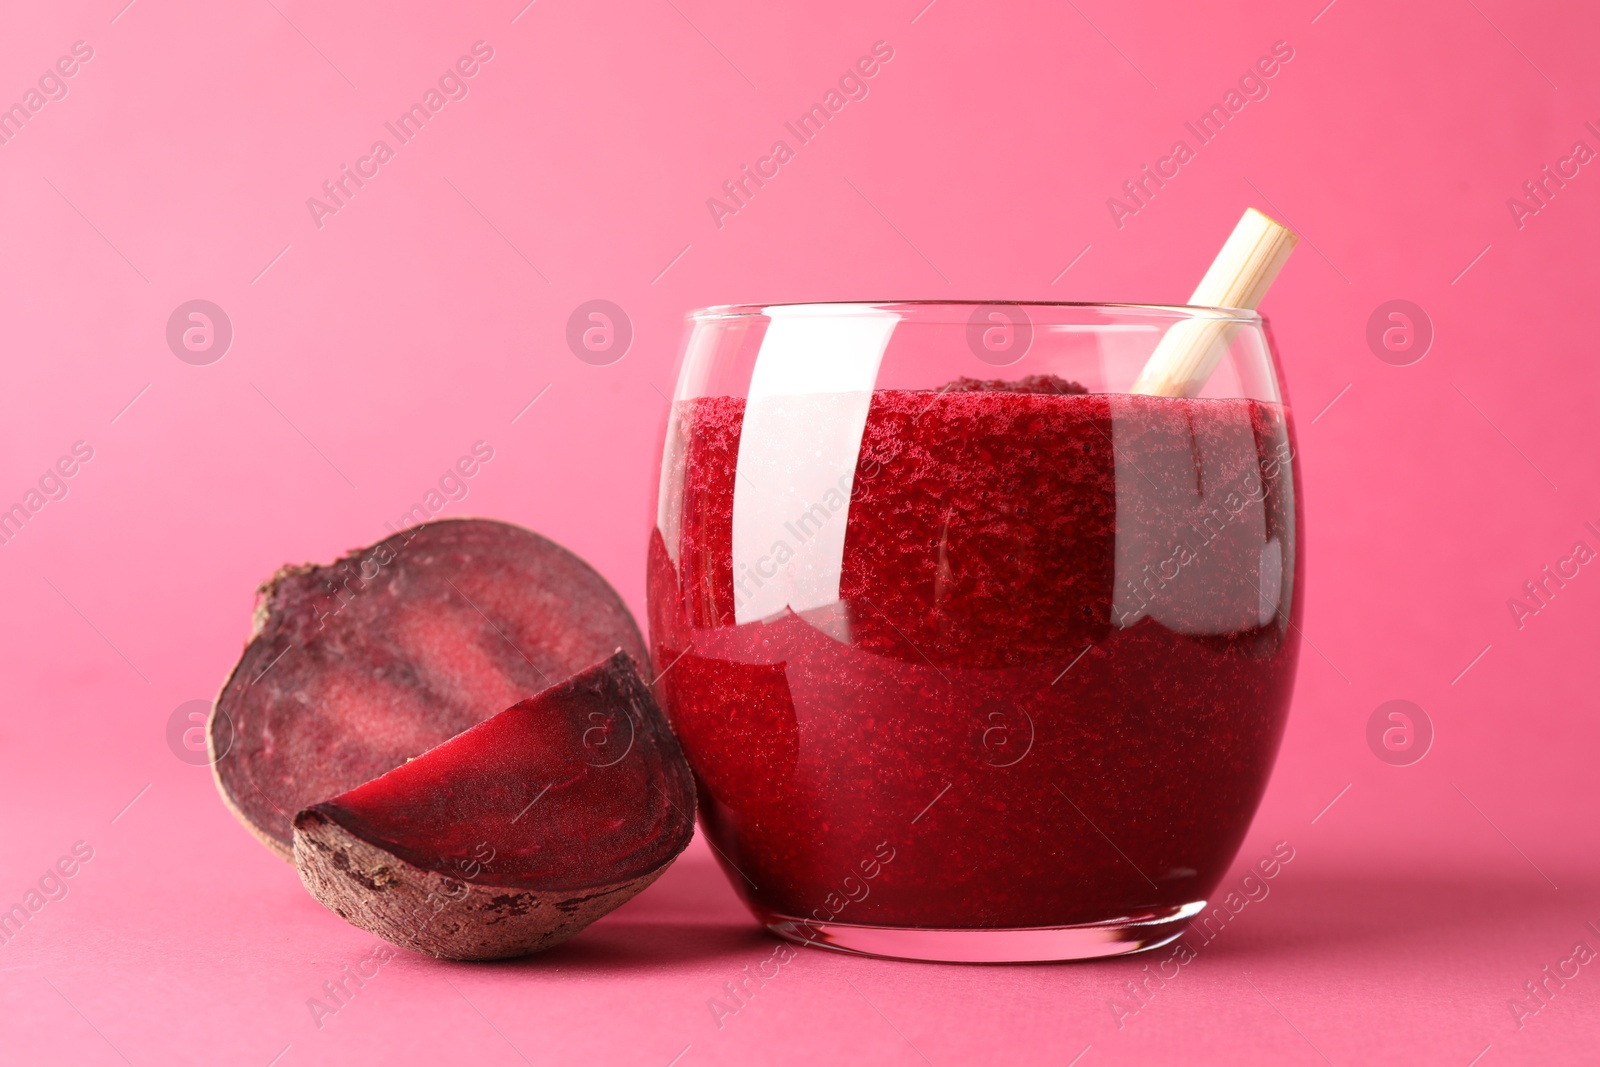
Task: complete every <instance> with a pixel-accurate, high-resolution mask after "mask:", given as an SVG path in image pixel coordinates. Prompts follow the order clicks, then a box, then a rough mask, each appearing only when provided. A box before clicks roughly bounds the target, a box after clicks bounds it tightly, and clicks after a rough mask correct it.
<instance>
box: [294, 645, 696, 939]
mask: <svg viewBox="0 0 1600 1067" xmlns="http://www.w3.org/2000/svg"><path fill="white" fill-rule="evenodd" d="M694 802H695V793H694V778H693V775H692V774H691V773H690V771H689V765H688V763H686V762H685V761H684V758H683V753H682V752H681V751H680V750H679V748H678V742H677V741H676V740H675V739H674V738H673V736H672V733H671V731H670V730H668V728H667V721H666V717H665V716H664V715H663V714H662V713H661V710H660V709H659V708H658V707H657V706H656V703H655V701H654V699H652V697H651V696H650V691H649V688H648V687H647V686H646V685H645V683H644V682H643V681H641V680H640V678H639V675H638V673H637V672H636V671H635V670H634V667H633V662H632V660H631V659H630V658H629V657H628V656H627V654H626V653H623V652H618V653H617V654H616V655H615V656H613V657H611V658H610V659H609V660H607V661H605V662H604V663H600V664H597V665H596V666H594V667H592V668H590V669H589V670H586V671H584V672H582V673H581V674H578V675H576V676H575V677H573V678H570V679H568V680H567V681H565V682H562V683H561V684H559V685H556V686H554V687H552V688H550V689H547V690H545V691H544V692H543V693H540V694H539V695H538V696H536V697H533V698H532V699H529V700H524V701H523V702H522V703H520V704H517V705H516V706H514V707H512V708H511V709H509V710H508V711H503V712H501V713H500V714H499V715H496V716H494V717H493V718H491V719H488V720H487V721H485V722H482V723H480V724H478V725H477V726H474V727H472V728H471V729H470V730H467V731H466V732H465V733H463V734H459V735H458V736H456V737H453V738H451V739H450V740H448V741H446V742H445V743H444V744H442V745H440V746H438V747H437V748H434V749H431V750H429V751H428V752H425V753H423V754H422V755H421V756H418V757H417V758H416V759H414V760H412V761H410V762H409V763H406V764H404V765H402V766H400V767H396V768H395V769H394V770H392V771H390V772H389V773H388V774H385V775H383V776H382V777H381V778H377V779H374V780H373V781H371V782H368V783H367V784H365V785H362V786H358V787H357V788H355V789H352V790H350V791H349V792H347V793H343V794H341V795H339V796H336V797H334V798H333V799H332V800H329V801H325V802H324V803H321V804H317V805H315V806H313V807H311V808H309V809H307V810H305V811H302V812H301V813H300V814H299V815H298V816H297V817H296V818H295V821H294V859H295V865H296V866H297V867H298V868H299V871H300V879H301V881H303V882H304V883H305V885H306V888H307V889H309V890H310V891H311V895H312V896H314V897H316V898H317V900H319V901H321V902H322V903H323V904H324V905H326V906H327V907H328V908H330V909H331V910H333V911H335V912H337V913H338V914H339V915H341V916H343V917H344V918H345V919H346V920H347V921H349V922H351V923H353V924H355V925H356V926H359V927H361V928H362V929H364V930H367V931H370V932H371V933H374V934H377V935H378V936H379V937H381V938H383V939H385V940H387V941H391V942H393V943H394V944H397V945H402V946H404V947H406V948H410V949H414V950H416V951H418V952H425V953H428V954H429V955H432V956H438V957H440V958H443V959H456V960H485V959H499V958H501V957H505V956H521V955H526V954H527V953H530V952H538V951H540V950H541V949H546V948H550V947H551V946H553V945H557V944H559V943H561V942H562V941H565V940H566V939H567V938H569V937H571V936H572V935H573V934H575V933H577V932H578V931H579V930H581V929H583V928H584V927H585V926H587V925H589V924H590V923H592V922H594V921H595V920H596V919H598V918H600V916H602V915H604V914H605V913H606V912H608V911H610V910H611V909H613V908H615V907H617V906H618V905H619V904H621V903H623V902H624V901H626V900H627V899H628V898H630V897H632V896H633V895H634V894H635V893H637V892H639V891H640V890H641V889H643V888H644V887H645V886H647V885H649V884H650V883H651V882H653V881H655V880H656V877H657V876H658V875H660V874H661V872H662V871H664V870H666V868H667V866H668V865H669V864H670V863H671V862H672V860H673V858H674V857H675V856H677V855H678V853H680V852H682V851H683V849H684V846H686V845H687V844H688V843H689V838H690V836H691V835H692V834H693V832H694Z"/></svg>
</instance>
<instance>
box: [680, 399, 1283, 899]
mask: <svg viewBox="0 0 1600 1067" xmlns="http://www.w3.org/2000/svg"><path fill="white" fill-rule="evenodd" d="M745 407H746V401H745V400H743V399H740V398H736V397H705V398H699V399H691V400H686V401H681V402H680V404H679V407H678V408H677V413H676V418H677V420H678V424H679V426H680V427H681V428H682V431H683V440H684V447H683V449H682V451H681V454H680V455H679V456H678V457H677V458H676V459H669V462H674V463H678V464H681V469H676V470H674V471H672V472H669V473H670V474H671V476H672V477H673V478H674V479H675V480H676V481H675V484H676V485H679V486H681V488H680V489H679V490H678V491H677V492H676V496H675V502H674V503H673V505H672V506H673V507H675V508H681V512H679V513H677V514H676V516H675V518H676V523H675V527H676V530H677V534H678V536H677V540H678V542H679V543H678V544H677V545H675V546H673V549H674V550H673V551H670V552H669V551H668V546H667V544H666V543H665V541H664V540H663V536H662V533H661V532H660V530H659V529H658V530H657V531H656V532H655V534H654V536H653V537H652V541H651V546H650V557H649V601H650V631H651V642H652V652H653V655H654V658H655V661H656V669H657V670H658V671H661V670H665V674H663V675H662V676H661V678H660V680H659V682H658V683H657V684H658V689H659V691H660V694H661V696H662V698H663V703H664V705H665V707H666V709H667V711H668V713H669V715H670V717H671V719H672V722H673V726H674V728H675V729H676V731H677V733H678V736H679V737H680V739H681V741H682V744H683V748H684V751H685V753H686V755H687V756H688V758H689V760H690V762H691V764H692V765H693V767H694V769H695V772H696V775H697V778H698V781H699V787H700V800H701V820H702V825H703V827H704V830H705V832H706V833H707V835H708V837H709V838H710V840H711V842H712V844H713V845H714V846H715V847H716V849H717V850H718V851H719V852H720V854H721V860H722V862H723V863H724V866H725V868H727V869H728V870H729V878H730V880H731V881H732V882H733V884H734V885H735V886H737V887H738V888H739V889H740V891H741V892H742V893H743V894H744V896H745V898H746V899H747V901H748V902H749V903H750V905H751V906H752V908H753V909H754V910H755V911H756V913H757V915H758V917H760V918H762V919H763V920H764V921H774V920H781V919H784V918H792V919H800V920H806V921H816V922H828V921H836V922H840V923H864V924H874V925H881V926H921V927H950V928H985V927H1038V926H1060V925H1066V924H1072V923H1080V922H1100V921H1104V920H1109V919H1113V918H1117V917H1124V916H1137V915H1167V914H1171V912H1172V910H1173V909H1176V908H1179V907H1181V906H1183V905H1188V904H1191V903H1193V902H1197V901H1200V900H1203V899H1204V898H1205V897H1206V896H1207V894H1209V893H1210V892H1211V890H1212V889H1213V888H1215V886H1216V884H1217V883H1218V881H1219V880H1220V879H1221V877H1222V875H1223V874H1224V872H1225V869H1226V867H1227V865H1228V863H1229V862H1230V861H1231V860H1232V858H1233V855H1234V853H1235V851H1236V850H1237V848H1238V846H1239V843H1240V841H1241V839H1242V838H1243V835H1244V833H1245V831H1246V829H1247V827H1248V825H1249V822H1250V819H1251V817H1252V815H1253V814H1254V812H1255V808H1256V805H1257V803H1258V801H1259V799H1260V796H1261V793H1262V790H1263V788H1264V787H1265V784H1266V781H1267V776H1268V774H1269V772H1270V769H1271V766H1272V761H1273V758H1274V755H1275V753H1276V751H1277V747H1278V742H1279V738H1280V736H1281V733H1282V730H1283V724H1284V717H1285V714H1286V711H1287V707H1288V701H1289V695H1290V689H1291V686H1292V680H1293V677H1294V665H1295V659H1296V656H1297V653H1298V631H1297V630H1296V629H1293V628H1292V627H1293V626H1294V624H1295V622H1297V620H1298V615H1299V598H1298V596H1297V595H1296V593H1297V591H1298V586H1299V560H1298V553H1297V551H1296V548H1297V543H1296V538H1295V524H1296V502H1295V499H1294V492H1293V486H1294V476H1293V473H1292V471H1291V461H1292V449H1291V436H1290V428H1289V425H1288V421H1287V416H1286V414H1285V411H1284V409H1283V408H1282V407H1281V406H1279V405H1276V404H1269V403H1262V402H1258V401H1254V400H1245V399H1228V400H1210V399H1172V398H1164V397H1145V396H1131V395H1123V394H1089V393H1085V392H1083V390H1082V389H1081V387H1078V386H1076V385H1074V384H1072V383H1069V382H1064V381H1062V380H1060V379H1056V378H1029V379H1024V380H1022V381H1020V382H1013V383H1003V382H976V381H971V380H968V379H962V380H961V381H960V382H957V383H953V385H952V386H951V387H947V389H945V390H943V391H938V392H936V391H933V390H926V391H923V390H879V391H877V392H874V393H873V394H872V398H871V402H870V406H869V407H868V411H867V417H866V424H865V429H864V431H863V433H862V438H861V446H860V450H859V458H858V460H857V462H856V465H855V470H854V472H853V478H852V479H850V480H849V481H848V482H847V484H846V492H847V494H848V507H847V508H846V507H840V508H838V509H836V510H835V511H834V512H832V513H829V512H827V511H824V513H823V514H824V515H826V516H827V521H828V522H833V523H844V524H845V528H844V552H843V561H842V567H841V570H840V573H839V578H838V587H839V593H838V603H837V604H834V605H831V606H828V607H825V608H821V609H812V610H807V611H803V612H800V613H796V612H794V611H793V610H783V611H779V612H776V613H774V614H771V615H769V616H767V617H765V618H762V619H759V620H755V621H744V622H742V623H739V622H736V607H737V605H738V604H739V602H740V601H741V599H743V598H744V597H747V596H748V595H750V593H751V592H752V591H753V588H754V587H753V585H752V584H751V583H752V582H755V581H758V580H760V576H759V575H757V574H755V573H753V572H752V571H751V570H750V569H749V568H748V567H742V568H741V567H737V566H736V563H735V561H734V559H733V548H732V534H731V529H732V526H733V511H734V497H735V494H736V491H737V486H738V484H739V482H738V479H739V477H740V475H739V474H738V473H737V471H736V461H737V458H738V456H739V454H740V435H741V429H742V427H743V425H744V413H745ZM668 528H672V527H671V526H670V525H669V527H668ZM794 532H795V533H796V534H797V535H799V536H801V537H802V538H803V537H804V536H806V535H812V536H814V535H815V534H816V528H815V524H801V525H799V526H797V527H795V528H794ZM674 559H675V560H676V562H674ZM775 566H781V563H778V564H774V563H772V562H768V563H767V564H765V566H764V567H763V569H762V573H767V572H768V571H770V570H772V569H773V568H774V567H775Z"/></svg>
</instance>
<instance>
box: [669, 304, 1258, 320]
mask: <svg viewBox="0 0 1600 1067" xmlns="http://www.w3.org/2000/svg"><path fill="white" fill-rule="evenodd" d="M966 307H1030V308H1064V309H1065V308H1070V309H1076V310H1098V311H1114V312H1121V313H1124V314H1129V313H1136V314H1143V315H1145V316H1147V317H1150V318H1160V319H1171V320H1181V319H1213V320H1226V321H1229V322H1240V323H1260V322H1263V321H1265V320H1264V319H1263V317H1262V315H1261V314H1260V313H1259V312H1257V311H1255V310H1253V309H1251V308H1234V307H1214V306H1209V305H1205V304H1137V303H1117V302H1110V301H1099V300H788V301H778V302H775V303H770V304H712V305H710V306H709V307H703V308H699V309H697V310H695V311H691V312H689V313H688V315H687V316H686V318H687V319H688V320H689V321H691V322H703V321H716V320H719V319H739V318H755V317H762V316H766V314H767V312H768V310H769V309H771V308H816V309H818V310H817V311H816V312H815V317H818V318H821V317H824V316H827V315H830V314H848V313H852V312H856V311H876V310H894V309H897V308H910V309H922V310H929V309H933V308H966ZM952 321H955V320H952Z"/></svg>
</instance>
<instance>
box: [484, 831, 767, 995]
mask: <svg viewBox="0 0 1600 1067" xmlns="http://www.w3.org/2000/svg"><path fill="white" fill-rule="evenodd" d="M775 943H776V938H774V937H773V935H771V934H769V933H767V932H766V931H765V930H764V929H763V928H762V927H761V926H760V925H759V924H757V922H756V920H755V919H754V917H752V916H751V914H750V911H749V909H748V908H746V907H745V906H744V903H743V902H742V901H740V900H739V898H738V896H737V895H736V894H735V893H734V891H733V889H732V888H731V887H730V886H729V885H728V881H727V879H726V878H725V877H724V876H723V873H722V871H721V869H720V868H719V867H718V866H717V864H716V862H715V861H714V860H713V859H712V858H711V857H710V856H709V855H707V854H705V853H702V852H692V853H690V854H687V855H684V856H680V857H679V858H678V860H677V861H676V862H675V863H673V865H672V866H671V867H670V868H668V870H667V872H666V873H665V874H663V875H662V876H661V877H660V878H658V879H657V880H656V882H655V883H654V884H653V885H651V886H650V887H649V888H648V889H646V890H644V891H643V892H642V893H640V894H639V895H638V896H636V897H634V898H633V899H632V900H630V901H628V903H626V904H624V905H622V907H620V908H618V909H617V910H616V911H614V912H612V913H611V914H610V915H607V916H606V917H605V918H603V919H601V920H600V921H598V922H596V923H595V924H594V925H592V926H590V927H589V928H588V929H586V930H584V931H582V932H581V933H579V934H578V935H577V936H576V937H574V938H573V939H572V940H571V941H568V942H566V943H565V944H563V945H558V946H557V947H555V948H553V949H550V950H549V951H548V952H541V953H538V954H536V955H533V956H524V957H521V958H519V959H512V960H504V961H500V962H498V963H493V964H489V966H494V967H503V968H519V969H527V970H551V969H555V968H559V969H560V970H561V972H562V973H563V974H574V973H577V974H581V973H583V972H585V971H592V972H596V973H599V972H615V971H617V970H620V969H629V968H635V969H643V968H653V967H670V966H677V965H682V964H686V963H705V962H708V961H711V960H716V959H720V958H724V957H726V958H728V959H734V958H736V957H737V959H738V960H739V961H740V962H748V959H749V955H750V953H751V951H752V950H759V949H761V948H762V947H763V946H771V945H773V944H775Z"/></svg>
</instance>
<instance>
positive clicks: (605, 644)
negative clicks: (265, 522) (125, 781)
mask: <svg viewBox="0 0 1600 1067" xmlns="http://www.w3.org/2000/svg"><path fill="white" fill-rule="evenodd" d="M261 593H262V599H261V601H260V602H259V603H258V606H257V609H256V629H255V634H254V636H253V637H252V639H251V641H250V643H249V644H248V645H247V646H246V648H245V651H244V657H243V658H242V659H241V660H240V661H239V664H238V666H237V667H235V668H234V671H233V673H232V675H230V676H229V678H228V680H227V682H226V683H224V684H223V687H222V691H221V692H220V693H219V694H218V695H217V701H216V706H215V710H214V711H213V714H212V720H211V731H210V734H211V742H212V753H213V757H216V755H217V753H218V752H219V751H220V752H221V757H220V758H214V762H213V770H214V772H215V775H216V781H217V788H218V789H219V790H220V791H221V793H222V798H223V801H224V802H225V803H226V804H227V805H228V807H229V808H230V809H231V810H232V811H233V813H234V814H235V815H237V816H238V817H239V819H240V821H241V822H243V823H244V824H245V826H246V827H248V828H249V829H250V830H251V832H253V833H254V834H255V835H256V836H257V837H258V838H260V839H261V840H262V842H264V843H265V844H266V845H267V846H268V847H269V848H271V849H272V850H273V851H274V852H276V853H278V855H280V856H282V857H283V858H284V859H289V858H291V843H292V840H293V831H292V828H291V825H290V824H291V821H292V820H293V818H294V815H295V813H296V812H298V811H300V810H301V809H303V808H307V807H309V806H311V805H312V804H315V803H317V802H318V801H322V800H326V799H327V798H328V797H331V796H335V795H338V794H340V793H343V792H345V791H346V790H348V789H352V788H354V787H356V786H358V785H361V784H362V783H363V782H369V781H371V780H372V779H374V778H376V777H378V776H379V775H380V774H383V773H384V772H385V771H389V770H392V769H394V768H395V767H398V766H400V765H401V764H402V763H404V762H405V761H406V760H408V759H410V758H412V757H414V756H419V755H421V754H422V753H424V752H426V751H428V750H429V749H431V748H433V747H434V746H435V745H438V744H440V743H441V742H443V741H445V740H447V739H449V738H451V737H454V736H455V735H456V734H458V733H460V732H461V731H463V730H465V729H467V728H468V727H471V726H473V725H475V724H476V723H478V722H481V721H482V720H484V719H485V718H487V717H488V716H490V715H493V714H494V713H495V712H497V711H499V710H500V709H503V708H506V707H509V706H510V705H511V704H514V703H516V702H517V701H519V700H522V699H524V698H526V697H528V696H530V695H532V694H535V693H538V692H539V691H540V690H543V689H545V688H547V687H549V686H550V685H553V684H554V683H556V682H560V681H561V680H563V679H565V678H569V677H571V676H572V675H573V674H575V673H576V672H578V671H580V670H582V669H584V668H586V667H588V666H590V665H591V664H594V663H597V662H599V661H600V660H602V659H605V658H606V657H607V656H610V655H611V654H612V652H614V651H615V650H616V649H618V648H621V649H622V650H624V651H625V652H627V653H628V654H630V655H631V656H633V657H634V658H635V659H636V660H637V661H638V662H641V663H644V662H648V660H647V658H646V653H645V648H644V642H643V640H642V639H641V638H640V636H639V629H638V627H637V626H636V625H635V624H634V621H633V617H632V615H630V614H629V612H628V609H627V606H626V605H624V604H623V602H622V600H621V598H620V597H618V596H617V594H616V593H615V591H613V590H612V588H611V587H610V586H609V585H608V584H606V581H605V579H604V578H602V577H600V575H598V574H597V573H595V571H594V570H593V569H592V568H591V567H590V566H589V565H588V564H587V563H585V562H583V561H582V560H581V559H579V558H578V557H577V556H575V555H573V554H572V553H571V552H568V551H567V550H566V549H564V548H562V547H561V546H559V545H557V544H554V543H553V542H551V541H548V540H546V539H545V538H543V537H540V536H539V535H538V534H536V533H533V532H532V531H530V530H525V529H523V528H521V527H519V526H511V525H508V524H506V523H501V522H492V521H488V520H483V519H455V520H448V521H442V522H433V523H425V524H423V525H421V526H417V527H414V528H412V529H409V530H406V531H403V532H401V533H399V534H396V535H395V536H393V537H390V538H388V539H387V540H384V541H381V542H379V543H378V544H376V545H373V546H371V547H369V548H365V549H361V550H359V551H356V552H352V553H350V554H349V555H348V556H346V557H345V558H344V559H341V560H339V561H338V562H336V563H333V564H331V565H329V566H325V567H324V566H303V567H288V568H285V569H284V570H282V571H280V572H279V573H278V574H277V575H276V576H275V577H274V578H273V579H272V580H271V581H270V582H268V583H267V584H266V585H265V586H263V587H262V590H261ZM230 732H231V737H232V742H231V745H230V744H226V743H225V742H226V740H227V737H228V735H229V733H230Z"/></svg>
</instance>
